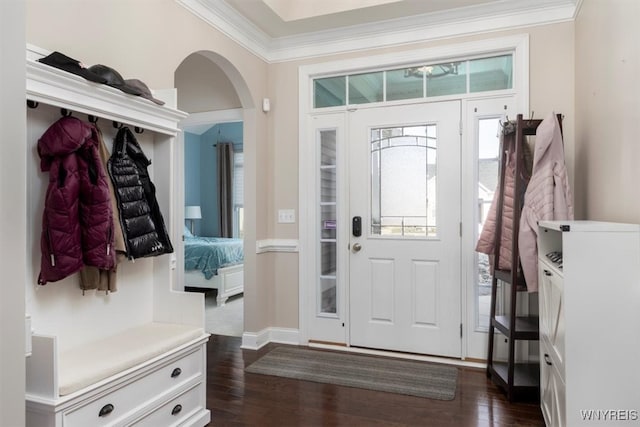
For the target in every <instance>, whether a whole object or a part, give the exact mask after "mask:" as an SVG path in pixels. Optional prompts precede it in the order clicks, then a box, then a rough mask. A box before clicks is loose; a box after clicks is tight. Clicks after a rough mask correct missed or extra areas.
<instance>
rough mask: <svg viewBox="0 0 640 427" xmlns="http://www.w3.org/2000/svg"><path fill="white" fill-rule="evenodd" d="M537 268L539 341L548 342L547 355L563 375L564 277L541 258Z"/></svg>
mask: <svg viewBox="0 0 640 427" xmlns="http://www.w3.org/2000/svg"><path fill="white" fill-rule="evenodd" d="M538 269H539V272H538V273H539V276H538V277H539V280H538V282H539V286H538V291H539V294H538V301H539V315H540V341H546V342H547V343H548V345H549V348H548V351H547V354H548V355H549V356H548V357H550V358H551V359H552V361H553V363H554V364H555V365H556V367H557V368H558V371H559V372H560V374H561V375H562V376H563V377H564V354H565V320H564V278H563V277H562V276H561V275H560V273H558V271H557V269H555V268H553V267H551V266H550V265H549V264H547V263H546V262H545V261H544V260H542V259H540V260H539V262H538Z"/></svg>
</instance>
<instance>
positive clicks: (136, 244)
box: [108, 126, 173, 259]
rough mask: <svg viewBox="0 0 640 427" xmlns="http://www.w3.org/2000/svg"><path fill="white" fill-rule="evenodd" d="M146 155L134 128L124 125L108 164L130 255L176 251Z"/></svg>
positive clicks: (143, 255) (136, 256) (134, 256)
mask: <svg viewBox="0 0 640 427" xmlns="http://www.w3.org/2000/svg"><path fill="white" fill-rule="evenodd" d="M150 164H151V161H150V160H149V159H148V158H147V156H145V154H144V152H143V151H142V148H140V145H139V144H138V141H137V140H136V138H135V136H134V135H133V133H132V132H131V130H130V129H129V128H128V127H126V126H123V127H122V128H120V130H119V131H118V134H117V135H116V138H115V140H114V141H113V150H112V152H111V157H110V158H109V162H108V168H109V175H110V176H111V181H112V182H113V187H114V190H115V194H116V199H117V205H118V210H119V211H120V222H121V223H122V232H123V234H124V240H125V245H126V248H127V257H128V258H129V259H135V258H143V257H149V256H156V255H161V254H166V253H171V252H173V246H172V245H171V241H170V239H169V233H168V232H167V228H166V226H165V223H164V219H163V218H162V213H161V212H160V207H159V206H158V201H157V199H156V188H155V186H154V185H153V182H151V179H150V178H149V172H148V170H147V168H148V166H149V165H150Z"/></svg>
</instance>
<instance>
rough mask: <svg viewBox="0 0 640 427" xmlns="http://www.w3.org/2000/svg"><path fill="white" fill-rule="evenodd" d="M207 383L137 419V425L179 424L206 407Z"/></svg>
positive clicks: (150, 426)
mask: <svg viewBox="0 0 640 427" xmlns="http://www.w3.org/2000/svg"><path fill="white" fill-rule="evenodd" d="M204 388H205V384H204V383H200V384H198V385H196V386H194V387H192V388H191V389H189V390H187V391H185V392H184V393H182V394H181V395H179V396H177V397H175V398H174V399H171V400H170V401H169V402H167V403H165V404H164V405H162V406H160V407H159V408H158V409H155V410H154V411H153V412H151V413H149V414H147V415H145V416H144V417H143V418H141V419H139V420H137V421H135V422H134V423H133V424H131V425H132V426H136V427H158V426H162V427H170V426H177V425H179V424H181V423H182V422H184V421H186V420H187V419H188V418H189V417H191V416H192V415H194V414H196V413H198V412H201V411H202V410H203V409H204V407H205V402H204V396H205V390H204Z"/></svg>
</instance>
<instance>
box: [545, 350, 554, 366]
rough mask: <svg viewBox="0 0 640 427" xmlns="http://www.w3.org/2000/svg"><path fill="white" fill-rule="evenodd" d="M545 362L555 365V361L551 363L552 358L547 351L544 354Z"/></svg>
mask: <svg viewBox="0 0 640 427" xmlns="http://www.w3.org/2000/svg"><path fill="white" fill-rule="evenodd" d="M544 362H545V363H546V364H547V365H549V366H551V365H553V363H551V360H550V358H549V355H548V354H547V353H545V354H544Z"/></svg>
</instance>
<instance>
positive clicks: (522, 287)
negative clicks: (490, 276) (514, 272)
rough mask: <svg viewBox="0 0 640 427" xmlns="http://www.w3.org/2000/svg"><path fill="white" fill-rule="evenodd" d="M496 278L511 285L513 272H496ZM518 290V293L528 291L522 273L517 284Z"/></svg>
mask: <svg viewBox="0 0 640 427" xmlns="http://www.w3.org/2000/svg"><path fill="white" fill-rule="evenodd" d="M494 276H495V277H496V278H497V279H498V280H500V281H502V282H505V283H509V284H510V283H511V270H496V271H495V272H494ZM516 290H517V291H518V292H524V291H526V290H527V284H526V282H525V281H524V276H523V275H522V272H520V274H519V275H518V283H517V284H516Z"/></svg>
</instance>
